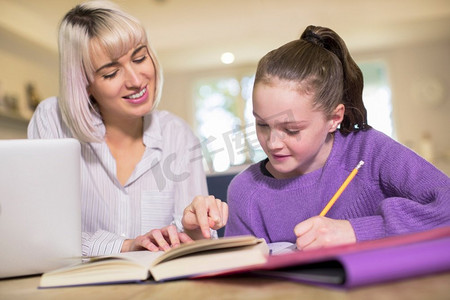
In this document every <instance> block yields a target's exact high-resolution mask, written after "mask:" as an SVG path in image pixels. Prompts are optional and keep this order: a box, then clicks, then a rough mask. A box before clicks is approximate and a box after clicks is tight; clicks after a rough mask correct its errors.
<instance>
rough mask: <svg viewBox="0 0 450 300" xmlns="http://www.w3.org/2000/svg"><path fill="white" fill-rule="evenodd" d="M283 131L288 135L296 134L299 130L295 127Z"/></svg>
mask: <svg viewBox="0 0 450 300" xmlns="http://www.w3.org/2000/svg"><path fill="white" fill-rule="evenodd" d="M285 132H286V133H287V134H288V135H296V134H298V133H299V132H300V130H296V129H286V130H285Z"/></svg>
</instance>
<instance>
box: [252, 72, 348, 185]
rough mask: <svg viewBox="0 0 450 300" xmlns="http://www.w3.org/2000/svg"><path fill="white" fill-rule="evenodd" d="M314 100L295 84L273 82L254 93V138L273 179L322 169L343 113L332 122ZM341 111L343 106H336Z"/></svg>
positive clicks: (262, 85) (261, 84) (340, 112)
mask: <svg viewBox="0 0 450 300" xmlns="http://www.w3.org/2000/svg"><path fill="white" fill-rule="evenodd" d="M312 103H313V96H312V95H308V94H305V93H302V92H299V91H298V89H297V88H296V83H295V82H290V81H284V80H278V79H273V80H272V81H271V83H270V84H265V83H257V84H256V85H255V87H254V90H253V114H254V116H255V118H256V134H257V136H258V140H259V143H260V144H261V147H262V148H263V150H264V152H265V153H266V154H267V157H268V158H269V163H268V165H267V168H268V169H269V171H270V172H271V173H272V175H273V176H274V177H276V178H290V177H295V176H298V175H303V174H306V173H309V172H312V171H314V170H317V169H319V168H321V167H322V166H323V165H324V164H325V162H326V160H327V158H328V155H329V154H330V152H331V148H332V145H333V139H332V136H331V135H330V132H333V131H335V130H336V127H337V125H338V124H339V122H340V121H341V120H342V116H341V115H343V110H342V111H341V110H338V114H335V115H334V116H333V117H331V118H327V117H326V116H325V114H324V113H323V112H322V111H320V110H317V109H314V107H313V104H312ZM339 107H340V109H342V108H343V106H342V105H340V106H339Z"/></svg>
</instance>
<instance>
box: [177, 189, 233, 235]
mask: <svg viewBox="0 0 450 300" xmlns="http://www.w3.org/2000/svg"><path fill="white" fill-rule="evenodd" d="M227 219H228V205H227V204H226V203H225V202H222V201H221V200H220V199H216V198H214V196H197V197H195V198H194V200H193V201H192V202H191V204H189V205H188V206H187V207H186V208H185V210H184V213H183V218H182V220H181V223H182V225H183V228H184V231H185V232H186V233H187V234H189V236H190V237H192V238H193V239H201V238H211V232H210V228H211V229H214V230H217V229H219V228H222V227H223V226H225V225H226V223H227Z"/></svg>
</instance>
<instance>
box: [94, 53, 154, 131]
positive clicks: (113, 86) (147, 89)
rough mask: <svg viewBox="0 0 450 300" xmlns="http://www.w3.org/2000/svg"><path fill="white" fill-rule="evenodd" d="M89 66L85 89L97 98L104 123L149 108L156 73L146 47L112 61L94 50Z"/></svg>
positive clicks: (133, 116) (143, 111)
mask: <svg viewBox="0 0 450 300" xmlns="http://www.w3.org/2000/svg"><path fill="white" fill-rule="evenodd" d="M97 49H98V48H97ZM93 65H94V69H95V73H94V79H93V82H92V83H91V84H90V85H89V87H88V92H89V94H90V95H91V96H93V97H94V98H95V100H96V101H97V104H98V106H99V109H100V113H101V115H102V118H103V121H104V122H105V124H107V123H112V122H120V121H126V120H130V119H136V118H141V117H142V116H144V115H145V114H147V113H148V112H150V111H151V109H152V106H153V101H154V97H155V81H156V72H155V67H154V65H153V61H152V59H151V57H150V55H149V53H148V50H147V47H146V46H144V45H141V46H137V47H136V48H131V49H130V50H129V51H128V52H127V53H126V54H125V55H123V56H122V57H120V58H118V59H116V60H113V59H111V58H110V57H109V56H108V55H107V54H106V53H105V51H101V50H97V51H96V55H95V57H94V58H93Z"/></svg>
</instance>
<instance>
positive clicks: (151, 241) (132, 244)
mask: <svg viewBox="0 0 450 300" xmlns="http://www.w3.org/2000/svg"><path fill="white" fill-rule="evenodd" d="M190 242H192V239H191V238H190V237H189V236H188V235H187V234H186V233H184V232H178V231H177V228H176V227H175V225H169V226H166V227H164V228H161V229H153V230H151V231H149V232H147V233H146V234H144V235H140V236H138V237H136V238H135V239H129V240H125V241H124V242H123V245H122V249H121V252H128V251H139V250H150V251H154V252H155V251H160V250H163V251H168V250H170V249H172V248H176V247H178V246H180V244H181V243H190Z"/></svg>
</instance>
